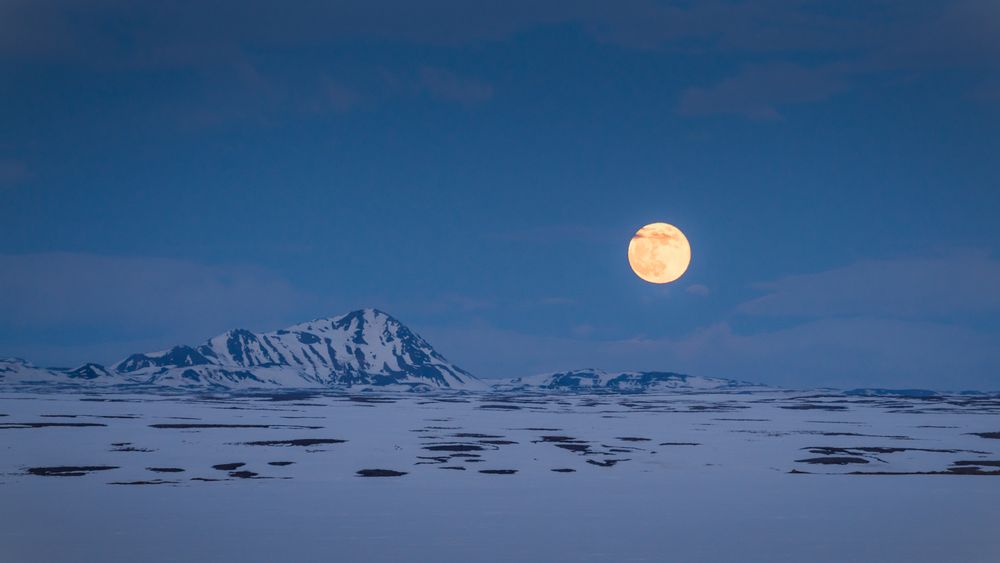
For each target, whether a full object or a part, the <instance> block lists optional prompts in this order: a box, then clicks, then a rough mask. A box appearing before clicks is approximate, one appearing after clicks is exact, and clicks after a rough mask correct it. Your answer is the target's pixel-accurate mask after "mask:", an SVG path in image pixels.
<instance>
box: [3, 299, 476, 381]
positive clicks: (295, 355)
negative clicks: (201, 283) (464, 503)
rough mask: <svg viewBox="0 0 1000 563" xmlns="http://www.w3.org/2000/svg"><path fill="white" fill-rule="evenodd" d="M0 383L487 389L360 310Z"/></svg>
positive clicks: (21, 373) (19, 366) (393, 325)
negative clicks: (277, 328)
mask: <svg viewBox="0 0 1000 563" xmlns="http://www.w3.org/2000/svg"><path fill="white" fill-rule="evenodd" d="M0 382H5V383H33V382H39V383H41V382H64V383H87V384H96V385H107V384H111V385H162V386H171V387H225V388H254V387H365V386H373V387H392V388H400V389H434V388H449V389H454V388H462V389H464V388H470V389H477V388H485V387H486V385H485V384H483V383H482V382H481V381H480V380H479V379H477V378H476V377H475V376H473V375H471V374H470V373H468V372H467V371H465V370H463V369H462V368H460V367H458V366H456V365H454V364H452V363H450V362H449V361H448V360H446V359H445V358H444V357H443V356H441V355H440V354H438V353H437V352H436V351H435V350H434V348H432V347H431V345H430V344H428V343H427V341H426V340H424V339H423V338H421V337H420V336H419V335H417V334H416V333H414V332H413V331H411V330H410V329H409V328H407V327H406V326H405V325H403V324H402V323H401V322H399V321H398V320H396V319H395V318H393V317H391V316H390V315H388V314H386V313H383V312H382V311H378V310H376V309H363V310H358V311H353V312H350V313H348V314H346V315H342V316H339V317H331V318H324V319H316V320H313V321H309V322H306V323H302V324H298V325H295V326H291V327H288V328H286V329H282V330H277V331H273V332H264V333H254V332H250V331H248V330H243V329H237V330H230V331H228V332H225V333H223V334H220V335H218V336H216V337H214V338H211V339H209V340H208V342H206V343H205V344H202V345H200V346H196V347H192V346H183V345H182V346H174V347H173V348H171V349H169V350H164V351H161V352H153V353H146V354H133V355H131V356H129V357H128V358H125V359H124V360H122V361H120V362H118V363H117V364H115V365H114V366H112V367H111V369H108V368H105V367H103V366H100V365H98V364H85V365H84V366H81V367H79V368H77V369H74V370H55V369H44V368H38V367H36V366H33V365H31V364H29V363H27V362H24V361H23V360H16V359H9V360H0Z"/></svg>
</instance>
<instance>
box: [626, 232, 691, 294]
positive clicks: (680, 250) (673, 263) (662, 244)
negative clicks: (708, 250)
mask: <svg viewBox="0 0 1000 563" xmlns="http://www.w3.org/2000/svg"><path fill="white" fill-rule="evenodd" d="M628 263H629V265H630V266H632V271H633V272H635V275H637V276H639V277H640V278H642V279H644V280H646V281H648V282H649V283H670V282H672V281H675V280H677V279H678V278H680V277H681V276H683V275H684V272H686V271H687V269H688V265H689V264H690V263H691V244H690V243H689V242H688V239H687V237H686V236H684V233H682V232H681V230H680V229H678V228H677V227H675V226H673V225H670V224H668V223H650V224H649V225H646V226H645V227H643V228H641V229H639V230H638V232H636V233H635V235H634V236H633V237H632V240H631V241H629V243H628Z"/></svg>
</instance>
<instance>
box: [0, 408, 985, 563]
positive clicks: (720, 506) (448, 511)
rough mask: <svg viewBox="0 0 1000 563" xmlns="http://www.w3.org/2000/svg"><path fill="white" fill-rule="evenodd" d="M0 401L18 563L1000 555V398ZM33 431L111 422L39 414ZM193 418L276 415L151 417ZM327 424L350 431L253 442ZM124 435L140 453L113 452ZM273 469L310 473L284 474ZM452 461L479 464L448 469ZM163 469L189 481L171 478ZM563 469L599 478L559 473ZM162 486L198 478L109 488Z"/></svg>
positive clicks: (3, 537) (1, 493) (43, 418)
mask: <svg viewBox="0 0 1000 563" xmlns="http://www.w3.org/2000/svg"><path fill="white" fill-rule="evenodd" d="M0 414H2V415H6V416H0V439H2V444H3V451H4V454H3V456H0V560H2V561H19V562H26V563H31V562H34V561H69V562H72V561H95V560H99V561H109V562H116V561H138V560H141V561H149V562H154V563H155V562H160V561H185V560H201V561H221V562H228V561H234V562H236V561H239V562H258V561H260V562H265V561H278V560H284V561H331V560H337V561H361V560H364V561H372V562H390V561H437V562H442V563H451V562H463V563H477V562H486V561H546V562H549V561H552V562H561V561H567V562H569V561H573V562H576V561H590V560H600V561H749V562H753V561H768V562H781V561H803V560H808V561H815V562H840V561H882V562H894V561H914V562H922V561H927V562H930V561H983V562H986V561H996V560H998V557H1000V537H998V536H997V535H996V534H995V533H993V532H994V530H993V528H995V524H996V517H997V512H996V507H997V506H998V505H1000V504H998V502H1000V487H998V486H997V483H998V481H997V480H996V477H993V476H984V475H958V474H952V473H947V471H948V468H950V467H955V465H954V464H955V462H956V461H960V460H966V461H990V460H1000V440H993V439H988V438H984V437H981V436H978V435H976V434H975V433H983V432H996V431H1000V418H998V416H997V415H998V414H1000V400H998V398H997V397H995V396H988V395H984V396H975V397H966V396H961V397H960V396H949V395H942V396H940V397H934V398H917V397H882V396H880V397H867V396H846V395H844V394H841V393H830V392H808V391H800V392H792V391H780V390H761V389H756V390H752V391H746V390H741V389H718V390H707V391H696V390H689V391H687V392H683V393H647V394H589V393H585V392H581V393H553V392H546V393H537V392H488V393H466V392H449V393H442V392H433V393H425V394H413V393H390V392H384V391H383V390H379V391H378V392H373V393H334V392H321V393H318V392H314V393H308V392H296V394H293V395H282V394H232V393H229V392H221V393H215V394H205V393H199V394H194V395H188V394H176V393H161V394H127V393H106V394H95V393H87V394H75V393H37V392H33V393H2V394H0ZM53 415H55V416H53ZM70 416H72V417H73V418H69V417H70ZM108 417H115V418H108ZM118 417H129V418H118ZM27 422H42V423H49V422H54V423H98V424H104V425H105V426H86V427H44V428H29V427H17V423H27ZM186 423H189V424H200V423H201V424H230V425H263V426H268V427H267V428H245V427H240V428H169V427H168V428H158V427H153V426H151V425H164V424H167V425H170V424H186ZM307 426H318V427H320V428H304V427H307ZM543 429H544V430H543ZM459 435H464V436H459ZM470 435H487V436H493V437H501V438H479V437H475V436H473V437H470ZM546 436H547V437H549V438H550V439H551V438H560V439H561V438H567V439H571V440H575V441H576V442H578V443H583V444H585V445H587V446H589V447H590V448H591V450H592V452H593V453H591V454H584V453H580V452H578V451H573V450H572V449H566V448H561V447H558V446H557V444H560V443H562V444H566V442H558V441H551V440H549V441H546V440H545V437H546ZM306 438H311V439H329V438H334V439H342V440H346V442H343V443H337V444H329V445H317V446H311V447H297V446H287V447H284V446H248V445H245V444H246V443H247V442H251V441H275V440H290V439H306ZM642 438H647V439H648V441H643V440H641V439H642ZM481 440H487V441H488V440H494V441H503V442H515V443H504V444H490V443H486V442H482V441H481ZM122 443H128V444H129V445H128V446H125V447H126V448H133V449H134V450H135V451H119V450H122V448H121V447H116V446H113V445H112V444H122ZM449 444H451V445H455V444H466V445H480V446H483V449H482V450H481V451H473V452H470V453H472V454H476V455H479V456H480V457H479V458H478V459H482V460H483V461H481V462H479V463H473V462H470V461H468V460H470V459H477V458H463V457H454V458H451V459H449V460H447V461H446V462H444V463H436V462H434V460H431V459H427V458H430V457H435V456H437V457H440V456H442V455H450V452H441V451H429V450H427V449H425V448H426V447H427V446H429V445H449ZM661 444H670V445H661ZM689 444H697V445H689ZM816 448H842V449H853V450H855V451H857V452H858V453H859V455H861V456H862V457H865V458H866V461H867V463H855V464H849V465H816V464H810V463H805V462H802V461H801V460H804V459H809V458H815V457H822V455H821V454H816V453H812V452H810V449H816ZM860 448H869V449H871V448H895V449H897V450H899V451H893V452H891V453H881V452H876V453H872V452H866V451H861V450H859V449H860ZM901 448H902V449H901ZM613 450H614V451H613ZM831 455H832V454H831ZM606 460H623V461H619V462H618V463H616V464H615V465H613V466H609V467H602V466H599V465H595V464H592V463H588V461H606ZM273 461H292V462H294V464H292V465H288V466H280V467H279V466H271V465H268V463H269V462H273ZM223 463H244V464H246V465H245V466H243V467H241V468H240V469H243V470H247V471H251V472H255V473H259V476H260V477H268V479H240V478H234V477H230V476H229V474H228V473H227V472H226V471H221V470H217V469H213V468H212V466H213V465H217V464H223ZM68 465H70V466H100V465H108V466H116V467H118V468H117V469H112V470H107V471H100V472H94V473H90V474H88V475H85V476H81V477H42V476H35V475H30V474H27V472H26V470H27V469H28V468H31V467H53V466H68ZM445 465H449V466H464V467H466V468H467V469H466V470H464V471H458V470H442V469H440V467H442V466H445ZM148 467H168V468H169V467H175V468H182V469H184V470H185V471H184V472H181V473H154V472H150V471H149V470H147V468H148ZM560 468H569V469H574V470H575V472H571V473H556V472H553V471H552V469H560ZM361 469H389V470H396V471H403V472H406V473H407V474H406V475H404V476H401V477H388V478H362V477H358V476H356V472H357V471H358V470H361ZM480 469H516V470H517V473H516V474H513V475H490V474H483V473H480V472H479V470H480ZM983 469H984V470H989V469H990V467H989V466H984V467H983ZM793 470H795V471H807V472H809V473H808V474H793V473H790V471H793ZM853 471H870V472H874V471H878V472H883V473H908V472H939V473H942V474H932V475H850V474H849V473H850V472H853ZM195 477H197V478H221V479H225V480H222V481H216V482H203V481H193V480H192V478H195ZM151 479H163V480H166V481H176V484H164V485H134V486H125V485H111V484H109V483H112V482H131V481H144V480H145V481H148V480H151Z"/></svg>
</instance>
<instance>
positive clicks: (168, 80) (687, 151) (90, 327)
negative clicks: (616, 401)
mask: <svg viewBox="0 0 1000 563" xmlns="http://www.w3.org/2000/svg"><path fill="white" fill-rule="evenodd" d="M0 77H2V79H0V123H3V127H0V224H2V227H0V232H2V235H3V236H2V237H0V355H15V356H22V357H27V358H28V359H30V360H32V361H35V362H36V363H39V364H49V365H71V364H77V363H81V362H83V361H87V360H96V361H101V362H112V361H115V360H117V359H120V358H121V357H122V356H124V355H126V354H127V353H130V352H135V351H146V350H155V349H160V348H164V347H167V346H169V345H172V344H175V343H180V342H186V343H193V342H200V341H202V340H204V339H205V338H207V337H209V336H211V335H213V334H215V333H218V332H221V331H223V330H226V329H228V328H233V327H246V328H250V329H271V328H277V327H279V326H283V325H287V324H291V323H294V322H298V321H301V320H305V319H309V318H315V317H321V316H328V315H333V314H337V313H341V312H345V311H348V310H351V309H355V308H360V307H367V306H374V307H378V308H381V309H383V310H386V311H388V312H390V313H392V314H393V315H395V316H397V317H398V318H400V319H401V320H402V321H403V322H405V323H407V324H408V325H410V326H411V327H412V328H414V329H415V330H417V331H418V332H420V333H421V334H423V335H424V336H425V337H426V338H428V340H430V341H431V342H432V344H434V345H435V346H436V347H437V348H438V349H439V350H440V351H441V352H442V353H443V354H445V355H446V356H448V357H449V358H451V359H453V360H454V361H456V363H459V364H460V365H462V366H463V367H466V368H467V369H469V370H470V371H472V372H473V373H477V374H479V375H481V376H484V377H500V376H518V375H526V374H532V373H538V372H543V371H551V370H558V369H570V368H577V367H586V366H596V367H603V368H607V369H665V370H676V371H685V372H690V373H698V374H702V375H710V376H722V377H734V378H739V379H753V380H757V381H763V382H767V383H774V384H780V385H800V386H805V385H831V386H854V387H857V386H893V387H906V386H917V387H933V388H941V389H956V388H988V389H997V388H1000V289H998V288H1000V258H998V249H1000V226H998V224H997V219H996V218H997V215H998V212H1000V185H998V183H1000V181H998V179H997V178H998V177H1000V159H998V158H997V157H996V155H997V154H1000V4H997V3H996V2H992V1H985V0H984V1H975V0H968V1H957V2H950V3H941V2H921V1H905V2H904V1H890V0H886V1H878V2H822V1H807V0H803V1H782V2H776V1H758V2H735V1H732V2H730V1H707V2H674V3H666V2H652V1H636V2H627V3H602V2H589V1H581V2H523V3H522V2H505V3H489V4H475V3H467V2H429V3H425V4H421V5H420V7H419V8H418V7H416V5H415V4H413V3H400V2H364V3H361V2H331V3H316V4H311V3H306V4H302V5H299V6H297V7H293V8H288V7H282V8H278V7H276V6H273V5H272V4H271V3H267V2H259V3H258V2H240V3H235V2H233V3H226V2H221V3H220V2H210V3H201V2H199V3H190V4H184V3H179V4H172V5H171V6H163V5H158V4H142V5H140V4H136V3H130V2H117V1H108V2H96V3H93V4H90V5H88V6H86V7H83V6H82V5H78V4H76V3H72V2H59V1H54V2H48V3H38V2H31V1H11V2H4V3H3V4H2V5H0ZM653 221H666V222H670V223H673V224H675V225H677V226H679V227H680V228H681V229H683V230H684V231H685V233H686V234H687V236H688V238H689V239H690V240H691V243H692V246H693V260H692V264H691V268H690V270H689V271H688V273H687V274H686V275H685V276H684V277H683V278H682V279H681V280H679V281H678V282H677V283H675V284H671V285H669V286H665V287H664V286H654V285H650V284H646V283H644V282H642V281H641V280H639V279H638V278H636V277H635V276H634V275H633V274H632V273H631V272H630V270H629V269H628V265H627V261H626V259H625V248H626V245H627V242H628V239H629V237H630V236H631V234H632V233H633V232H634V231H635V230H636V229H637V228H639V227H641V226H642V225H644V224H646V223H649V222H653Z"/></svg>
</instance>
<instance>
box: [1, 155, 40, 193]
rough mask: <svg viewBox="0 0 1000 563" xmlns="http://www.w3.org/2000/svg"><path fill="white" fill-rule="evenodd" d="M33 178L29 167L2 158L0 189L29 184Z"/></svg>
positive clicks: (19, 162) (16, 161)
mask: <svg viewBox="0 0 1000 563" xmlns="http://www.w3.org/2000/svg"><path fill="white" fill-rule="evenodd" d="M32 177H33V174H32V173H31V171H30V170H28V167H27V166H26V165H25V164H24V163H23V162H21V161H19V160H14V159H10V158H0V189H3V188H10V187H13V186H16V185H18V184H21V183H24V182H27V181H28V180H30V179H31V178H32Z"/></svg>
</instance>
